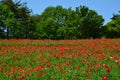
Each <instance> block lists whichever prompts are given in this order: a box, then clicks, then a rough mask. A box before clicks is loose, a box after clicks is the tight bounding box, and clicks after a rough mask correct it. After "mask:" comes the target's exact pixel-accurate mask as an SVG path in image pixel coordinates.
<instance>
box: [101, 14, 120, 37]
mask: <svg viewBox="0 0 120 80" xmlns="http://www.w3.org/2000/svg"><path fill="white" fill-rule="evenodd" d="M111 19H112V20H111V21H110V22H108V23H107V24H106V25H105V26H104V27H103V28H102V31H103V36H104V37H107V38H119V37H120V12H119V14H114V15H113V17H112V18H111Z"/></svg>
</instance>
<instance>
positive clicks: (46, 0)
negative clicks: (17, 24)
mask: <svg viewBox="0 0 120 80" xmlns="http://www.w3.org/2000/svg"><path fill="white" fill-rule="evenodd" d="M21 1H22V2H27V6H28V7H29V8H30V9H32V10H33V14H41V13H42V12H43V11H44V9H45V8H46V7H48V6H57V5H62V6H63V7H65V8H69V7H72V9H74V8H75V7H77V6H80V5H85V6H87V7H89V8H90V9H93V10H96V11H97V12H98V14H100V15H102V16H103V17H104V19H105V22H104V24H105V23H107V22H109V21H110V20H111V19H110V18H111V17H112V15H113V13H114V14H117V13H118V11H119V10H120V6H119V3H120V0H21Z"/></svg>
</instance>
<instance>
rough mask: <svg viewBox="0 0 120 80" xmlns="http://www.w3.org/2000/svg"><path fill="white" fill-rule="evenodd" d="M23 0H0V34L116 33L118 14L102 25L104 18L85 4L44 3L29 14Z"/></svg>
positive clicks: (35, 36)
mask: <svg viewBox="0 0 120 80" xmlns="http://www.w3.org/2000/svg"><path fill="white" fill-rule="evenodd" d="M30 13H31V10H30V9H29V8H28V7H27V6H26V3H21V1H13V0H1V2H0V38H28V39H81V38H85V39H86V38H99V37H107V38H118V37H120V14H114V15H113V17H112V21H110V22H109V23H107V24H106V25H104V26H103V22H104V19H103V17H102V16H101V15H99V14H98V13H97V12H96V11H95V10H91V9H89V8H88V7H87V6H78V7H76V9H75V10H72V8H63V7H62V6H60V5H58V6H56V7H52V6H49V7H47V8H46V9H45V10H44V11H43V13H42V14H37V15H30Z"/></svg>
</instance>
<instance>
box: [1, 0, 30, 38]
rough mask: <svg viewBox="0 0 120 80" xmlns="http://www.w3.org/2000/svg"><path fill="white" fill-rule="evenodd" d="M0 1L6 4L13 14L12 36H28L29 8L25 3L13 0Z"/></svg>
mask: <svg viewBox="0 0 120 80" xmlns="http://www.w3.org/2000/svg"><path fill="white" fill-rule="evenodd" d="M1 3H2V4H4V5H7V6H8V7H9V9H10V10H11V12H12V13H13V15H14V19H15V22H14V23H15V24H14V26H13V28H12V29H13V30H12V31H13V32H14V33H15V34H12V35H13V38H28V34H29V24H30V12H31V10H30V9H28V7H27V6H26V3H21V1H13V0H1Z"/></svg>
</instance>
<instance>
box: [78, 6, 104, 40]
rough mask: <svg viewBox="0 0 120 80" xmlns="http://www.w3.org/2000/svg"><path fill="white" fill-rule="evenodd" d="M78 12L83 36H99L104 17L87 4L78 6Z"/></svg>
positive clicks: (79, 28)
mask: <svg viewBox="0 0 120 80" xmlns="http://www.w3.org/2000/svg"><path fill="white" fill-rule="evenodd" d="M79 8H80V9H79ZM76 13H77V14H78V15H79V21H78V22H79V24H78V25H79V27H78V30H80V33H81V36H82V38H91V37H92V38H98V37H99V30H100V28H101V27H102V25H103V22H104V19H103V17H102V16H101V15H98V14H97V12H96V11H94V10H89V9H88V8H87V7H85V6H80V7H77V8H76Z"/></svg>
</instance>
